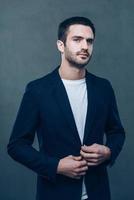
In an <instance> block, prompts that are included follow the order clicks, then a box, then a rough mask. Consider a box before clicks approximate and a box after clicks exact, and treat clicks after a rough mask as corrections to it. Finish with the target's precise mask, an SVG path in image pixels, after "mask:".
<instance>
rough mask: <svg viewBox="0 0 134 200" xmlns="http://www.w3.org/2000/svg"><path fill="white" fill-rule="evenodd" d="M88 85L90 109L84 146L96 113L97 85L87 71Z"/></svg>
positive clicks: (88, 109) (88, 110)
mask: <svg viewBox="0 0 134 200" xmlns="http://www.w3.org/2000/svg"><path fill="white" fill-rule="evenodd" d="M86 84H87V98H88V108H87V116H86V122H85V131H84V139H83V144H84V143H85V142H86V139H87V136H88V134H90V131H91V128H92V124H93V121H94V117H95V111H96V107H95V101H96V99H95V84H94V81H93V78H92V75H91V74H90V73H89V72H87V70H86Z"/></svg>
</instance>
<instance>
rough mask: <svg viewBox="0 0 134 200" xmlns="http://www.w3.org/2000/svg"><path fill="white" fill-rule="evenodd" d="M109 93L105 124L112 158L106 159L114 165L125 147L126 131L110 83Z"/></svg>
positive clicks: (109, 163)
mask: <svg viewBox="0 0 134 200" xmlns="http://www.w3.org/2000/svg"><path fill="white" fill-rule="evenodd" d="M109 94H110V95H109V97H110V104H109V111H108V117H107V121H106V126H105V133H106V146H108V147H109V148H110V150H111V158H110V160H108V161H106V164H108V165H109V166H112V165H113V164H114V162H115V160H116V158H117V156H118V155H119V153H120V151H121V149H122V147H123V144H124V141H125V131H124V128H123V126H122V124H121V120H120V116H119V112H118V108H117V103H116V98H115V94H114V90H113V88H112V86H111V84H110V83H109Z"/></svg>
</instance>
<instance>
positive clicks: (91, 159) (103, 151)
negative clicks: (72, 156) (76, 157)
mask: <svg viewBox="0 0 134 200" xmlns="http://www.w3.org/2000/svg"><path fill="white" fill-rule="evenodd" d="M80 155H81V156H82V157H83V158H84V159H85V160H86V161H87V164H88V166H97V165H99V164H101V163H103V162H104V161H106V160H108V159H109V158H110V156H111V151H110V149H109V148H108V147H107V146H104V145H100V144H96V143H95V144H92V145H90V146H86V145H84V146H82V147H81V151H80Z"/></svg>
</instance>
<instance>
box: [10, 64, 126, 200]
mask: <svg viewBox="0 0 134 200" xmlns="http://www.w3.org/2000/svg"><path fill="white" fill-rule="evenodd" d="M58 68H59V67H57V68H56V69H55V70H54V71H53V72H51V73H49V74H48V75H46V76H44V77H43V78H40V79H38V80H35V81H32V82H30V83H29V84H28V85H27V88H26V91H25V93H24V96H23V99H22V102H21V105H20V108H19V111H18V115H17V118H16V121H15V124H14V127H13V130H12V134H11V137H10V141H9V144H8V153H9V155H10V156H11V157H12V158H13V159H15V160H16V161H18V162H20V163H22V164H23V165H25V166H27V167H28V168H30V169H32V170H33V171H34V172H36V173H37V174H38V180H37V196H36V199H37V200H54V199H59V200H62V199H64V200H81V193H82V179H83V177H82V178H81V179H79V180H76V179H73V178H69V177H66V176H63V175H59V174H57V173H56V171H57V166H58V162H59V160H60V159H61V158H63V157H65V156H68V155H75V156H79V155H80V149H81V145H82V143H81V141H80V138H79V134H78V131H77V128H76V124H75V121H74V117H73V113H72V110H71V107H70V104H69V99H68V96H67V93H66V90H65V87H64V85H63V83H62V80H61V78H60V76H59V73H58ZM86 84H87V94H88V109H87V116H86V124H85V132H84V140H83V144H86V145H91V144H93V143H98V144H104V134H105V136H106V143H105V145H106V146H108V147H109V148H110V149H111V152H112V154H111V158H110V160H109V161H106V162H104V163H102V164H100V165H98V166H95V167H89V169H88V171H87V173H86V176H85V183H86V188H87V193H88V196H89V199H91V200H98V199H99V200H110V190H109V183H108V175H107V169H106V167H107V165H110V166H112V165H113V163H114V162H115V160H116V158H117V156H118V154H119V153H120V151H121V149H122V146H123V143H124V139H125V132H124V129H123V127H122V124H121V121H120V118H119V113H118V110H117V104H116V100H115V95H114V92H113V89H112V87H111V84H110V83H109V81H108V80H106V79H103V78H100V77H97V76H95V75H93V74H91V73H89V72H88V71H87V70H86ZM76 103H77V102H76ZM36 133H37V137H38V141H39V151H37V150H36V149H35V148H33V147H32V144H33V141H34V137H35V134H36Z"/></svg>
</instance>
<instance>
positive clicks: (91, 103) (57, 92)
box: [53, 67, 95, 145]
mask: <svg viewBox="0 0 134 200" xmlns="http://www.w3.org/2000/svg"><path fill="white" fill-rule="evenodd" d="M58 69H59V67H58V68H56V70H54V73H53V75H54V80H53V81H54V82H55V85H54V90H53V95H54V98H55V100H56V102H57V105H58V106H59V108H60V110H61V112H62V116H63V117H64V118H65V120H66V121H67V123H68V125H69V126H70V128H71V130H72V131H71V132H72V137H74V138H75V139H76V140H77V142H78V143H79V144H80V145H82V143H81V140H80V137H79V133H78V130H77V127H76V124H75V120H74V116H73V113H72V109H71V106H70V102H69V99H68V96H67V93H66V89H65V87H64V84H63V83H62V80H61V78H60V75H59V72H58ZM86 84H87V98H88V107H87V116H86V122H85V130H84V139H83V144H84V143H85V142H86V139H87V136H88V134H90V131H91V128H92V124H93V120H94V116H95V85H94V82H93V78H92V75H91V74H90V73H89V72H88V71H87V70H86Z"/></svg>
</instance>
